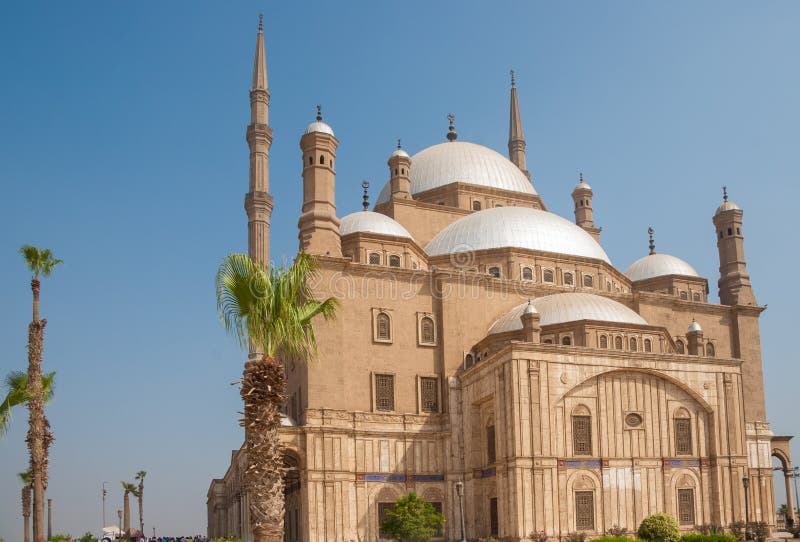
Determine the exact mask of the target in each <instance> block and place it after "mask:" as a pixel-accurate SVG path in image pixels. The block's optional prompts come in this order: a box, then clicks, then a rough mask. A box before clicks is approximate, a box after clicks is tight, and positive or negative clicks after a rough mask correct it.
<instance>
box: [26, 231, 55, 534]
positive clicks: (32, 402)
mask: <svg viewBox="0 0 800 542" xmlns="http://www.w3.org/2000/svg"><path fill="white" fill-rule="evenodd" d="M19 251H20V254H22V256H23V258H24V259H25V264H26V265H27V266H28V269H29V270H30V271H31V273H33V278H31V292H33V320H32V321H31V323H30V324H29V325H28V411H29V418H28V436H27V439H26V440H27V443H28V451H29V452H30V467H31V475H32V477H33V540H34V542H44V489H45V484H46V480H47V474H46V470H47V455H46V454H47V449H48V447H49V444H50V442H52V433H51V432H50V429H49V424H48V423H47V419H46V418H45V416H44V402H43V395H42V348H43V346H44V328H45V326H46V325H47V320H42V319H40V318H39V292H40V290H41V281H40V280H39V277H48V276H50V273H52V272H53V268H55V266H57V265H58V264H60V263H62V261H61V260H58V259H56V258H53V253H52V252H51V251H50V249H48V248H46V249H38V248H36V247H33V246H30V245H25V246H23V247H22V248H20V250H19Z"/></svg>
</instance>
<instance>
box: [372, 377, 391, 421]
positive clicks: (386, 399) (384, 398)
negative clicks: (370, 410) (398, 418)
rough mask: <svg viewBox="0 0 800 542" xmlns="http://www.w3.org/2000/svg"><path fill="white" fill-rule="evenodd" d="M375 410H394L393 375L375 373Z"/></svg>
mask: <svg viewBox="0 0 800 542" xmlns="http://www.w3.org/2000/svg"><path fill="white" fill-rule="evenodd" d="M375 410H380V411H384V412H391V411H393V410H394V375H377V374H376V375H375Z"/></svg>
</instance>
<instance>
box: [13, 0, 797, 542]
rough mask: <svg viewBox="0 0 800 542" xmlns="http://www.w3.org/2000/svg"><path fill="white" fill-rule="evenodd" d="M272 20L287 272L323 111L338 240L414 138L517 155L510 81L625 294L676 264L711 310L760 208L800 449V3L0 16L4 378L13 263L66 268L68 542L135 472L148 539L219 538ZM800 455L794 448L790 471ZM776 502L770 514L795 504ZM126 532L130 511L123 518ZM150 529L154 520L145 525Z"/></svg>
mask: <svg viewBox="0 0 800 542" xmlns="http://www.w3.org/2000/svg"><path fill="white" fill-rule="evenodd" d="M259 12H263V13H264V17H265V19H264V20H265V33H266V42H267V62H268V70H269V81H270V89H271V92H272V108H271V112H270V121H271V122H270V123H271V125H272V128H273V129H274V136H275V142H274V145H273V147H272V152H271V183H272V184H271V186H272V192H273V195H274V197H275V212H274V214H273V216H272V224H273V229H272V254H273V256H275V257H278V258H279V257H281V256H285V257H291V256H292V255H293V254H294V252H295V250H296V248H297V230H296V224H297V218H298V215H299V207H300V203H301V201H300V198H301V176H300V171H301V163H300V152H299V149H298V141H299V137H300V134H301V133H302V131H303V129H304V128H305V126H306V125H307V124H308V123H309V122H310V121H311V120H312V119H313V116H314V105H315V104H317V103H321V104H322V105H323V113H324V116H325V120H326V121H327V122H329V123H330V124H331V125H332V126H333V128H334V130H335V131H336V135H337V137H338V138H339V140H340V142H341V144H340V147H339V152H338V157H337V174H338V176H337V203H338V209H339V214H340V215H344V214H346V213H348V212H351V211H354V210H357V209H359V208H360V198H361V190H360V183H361V180H362V179H364V178H367V179H370V180H371V181H372V182H373V186H375V187H376V189H375V190H374V191H373V196H374V195H376V194H377V190H378V188H379V187H380V186H382V185H383V183H384V181H385V180H386V178H387V168H386V159H387V157H388V155H389V154H390V153H391V151H392V150H393V147H394V143H395V139H396V138H397V137H402V138H403V143H404V146H405V147H406V148H407V149H408V150H409V151H410V152H411V153H414V152H417V151H419V150H421V149H423V148H425V147H427V146H429V145H432V144H434V143H438V142H441V141H444V135H445V133H446V131H447V120H446V118H445V116H446V114H447V113H449V112H452V113H454V114H455V115H456V127H457V130H458V132H459V134H460V135H459V137H460V139H462V140H467V141H474V142H477V143H481V144H485V145H488V146H490V147H492V148H494V149H496V150H498V151H500V152H502V153H503V154H505V148H506V139H507V133H508V87H509V80H508V72H509V69H512V68H513V69H515V70H516V71H517V83H518V87H519V95H520V103H521V109H522V117H523V122H524V128H525V134H526V136H527V141H528V165H529V168H530V169H531V171H532V173H533V177H534V183H535V185H536V188H537V190H538V191H539V193H540V194H541V195H542V196H543V198H544V200H545V202H546V204H547V205H548V207H549V208H550V210H552V211H554V212H556V213H559V214H561V215H562V216H566V217H568V218H571V214H572V201H571V198H570V195H569V193H570V191H571V189H572V187H573V186H574V184H575V182H576V179H577V176H578V172H579V171H583V173H584V177H585V179H586V180H587V181H588V182H589V183H590V184H591V185H592V186H593V188H594V189H595V199H594V209H595V218H596V221H597V222H598V223H599V225H601V226H602V227H603V234H602V239H603V245H604V247H605V249H606V251H607V252H608V253H609V255H610V257H611V259H612V260H613V262H614V263H615V265H616V266H618V267H619V268H621V269H625V268H626V267H627V266H628V265H629V264H630V263H631V262H633V261H634V260H635V259H637V258H639V257H640V256H643V255H645V254H646V251H647V233H646V230H647V227H648V226H653V227H654V228H655V230H656V244H657V250H658V251H659V252H667V253H671V254H675V255H677V256H680V257H682V258H684V259H686V260H687V261H689V262H690V263H691V264H692V265H694V266H695V268H696V269H697V270H698V271H699V272H700V273H701V274H702V275H703V276H705V277H708V279H709V283H710V286H711V290H712V294H713V295H714V296H715V295H716V281H717V277H718V271H717V266H718V260H717V250H716V244H715V236H714V229H713V226H712V224H711V216H712V214H713V212H714V210H715V209H716V207H717V205H718V204H719V203H720V201H721V188H720V187H721V186H722V185H723V184H727V185H728V187H729V193H730V195H731V199H732V200H733V201H735V202H737V203H738V204H740V205H741V206H742V207H743V208H744V210H745V218H744V220H745V235H746V239H745V242H746V251H747V257H748V268H749V270H750V273H751V276H752V280H753V284H754V288H755V292H756V295H757V297H758V300H759V302H761V303H763V304H769V309H768V310H767V311H766V312H765V313H764V315H763V317H762V319H761V320H762V328H761V329H762V345H763V352H764V365H765V379H766V389H767V408H768V412H769V418H770V420H771V422H772V429H773V431H774V432H775V433H777V434H796V433H798V432H800V422H798V418H797V417H796V416H797V413H796V411H795V410H794V409H795V408H797V382H798V379H800V369H798V359H797V358H798V356H797V346H796V345H795V346H792V342H791V341H792V337H796V333H797V331H796V324H795V316H796V314H797V306H798V301H799V299H798V298H799V297H800V295H799V294H798V292H800V290H799V289H798V288H797V281H796V276H797V268H798V267H800V256H799V255H800V252H798V246H797V236H796V235H795V231H796V228H797V220H796V219H795V217H794V214H795V211H796V205H797V204H796V202H795V199H796V195H795V190H796V188H797V186H798V184H799V181H800V179H798V173H797V172H798V169H799V168H800V166H799V165H798V163H797V158H798V152H799V151H800V136H798V126H800V105H799V103H798V96H800V91H799V89H800V70H798V58H800V50H799V49H800V46H799V45H798V40H797V28H798V25H800V3H798V2H796V1H783V2H777V1H769V2H760V3H754V2H749V1H748V2H732V1H725V2H712V1H703V2H696V1H682V2H681V1H679V2H669V3H664V2H641V1H633V0H631V1H615V2H595V1H585V2H584V1H570V2H550V3H544V2H522V1H515V2H511V1H492V2H477V1H459V2H427V1H414V2H392V3H390V2H366V1H365V2H346V3H345V2H323V1H318V2H311V1H304V2H264V1H261V2H256V1H241V2H224V3H223V2H216V3H209V2H199V1H178V0H171V1H170V2H152V1H151V2H107V1H95V2H90V1H81V2H57V1H53V2H50V3H42V2H38V1H28V2H14V3H12V2H4V3H2V5H0V50H2V54H0V74H1V75H0V77H1V79H0V188H2V191H0V232H1V233H0V372H1V373H2V374H5V373H7V372H8V371H9V370H11V369H24V368H25V366H26V348H25V346H26V333H27V332H26V330H27V323H28V321H29V320H30V290H29V282H28V281H29V275H28V272H27V271H26V270H25V269H24V266H23V262H22V259H21V257H20V256H18V254H17V250H18V249H19V247H20V246H21V245H22V244H25V243H31V244H35V245H39V246H43V247H50V248H52V249H53V250H54V251H55V254H56V255H57V256H58V257H60V258H62V259H64V260H65V262H66V263H65V264H64V265H63V266H61V267H60V268H58V269H57V271H56V272H55V274H54V276H53V277H52V278H50V279H47V280H45V282H44V285H43V290H42V313H43V315H44V316H45V317H46V318H47V319H48V322H49V323H48V327H47V332H46V342H45V360H44V367H45V369H46V370H55V371H57V372H58V376H57V390H56V399H55V400H54V401H53V403H52V405H51V406H50V407H49V411H48V415H49V417H50V419H51V421H52V425H53V429H54V432H55V435H56V442H55V444H54V446H53V449H52V459H51V477H50V480H51V482H50V489H49V493H48V496H49V497H51V498H52V499H53V503H54V504H53V507H54V520H53V522H54V530H55V531H57V532H62V531H68V532H71V533H72V534H73V535H78V534H80V533H82V532H84V531H86V530H90V529H91V530H94V531H95V532H96V531H97V530H98V528H99V526H100V523H101V519H102V518H101V506H100V488H101V484H102V482H103V481H104V480H105V481H108V482H110V483H109V484H108V488H109V489H110V496H109V501H108V520H107V522H108V523H112V522H114V523H115V522H116V521H115V518H116V510H117V509H118V508H120V507H121V501H122V492H121V488H120V483H119V482H120V480H132V478H133V476H134V473H135V472H136V471H138V470H140V469H144V470H147V471H148V476H147V479H146V483H145V488H146V489H145V524H146V525H147V531H148V532H150V526H152V525H155V526H156V528H157V530H158V531H159V532H168V533H171V534H188V533H190V532H204V531H205V525H206V513H205V500H206V497H205V495H206V491H207V488H208V485H209V481H210V479H211V478H212V477H217V476H221V475H222V474H223V473H224V470H225V467H226V466H227V464H228V461H229V456H230V452H231V450H232V449H234V448H237V447H238V446H239V445H240V442H241V436H242V435H241V430H240V428H239V427H238V425H237V422H236V420H237V418H238V414H237V412H238V410H240V400H239V397H238V394H237V389H236V388H235V387H234V386H231V385H230V384H231V382H234V381H236V380H237V379H238V378H239V376H240V374H241V369H242V364H243V358H244V356H243V355H242V353H240V352H239V351H238V350H237V348H236V347H235V346H234V345H233V343H232V341H231V340H229V339H228V338H227V337H226V336H225V334H224V331H223V329H222V327H221V326H220V325H219V323H218V320H217V316H216V312H215V300H214V290H213V278H214V272H215V270H216V266H217V264H218V262H219V260H220V258H221V257H222V256H224V255H225V254H227V253H228V252H231V251H244V250H245V247H246V232H247V230H246V218H245V213H244V210H243V196H244V193H245V192H246V190H247V167H248V159H247V146H246V143H245V139H244V133H245V126H246V125H247V123H248V121H249V119H248V114H249V109H248V89H249V85H250V77H251V73H252V72H251V71H252V65H253V60H252V59H253V48H254V44H255V32H256V25H257V14H258V13H259ZM26 418H27V416H26V412H25V411H20V412H18V413H17V415H16V417H15V419H14V423H13V427H12V430H11V431H10V432H9V434H8V435H7V436H6V437H5V438H3V439H2V440H0V465H2V467H1V468H0V538H5V539H6V540H7V541H8V542H11V541H17V540H21V539H22V536H21V530H22V520H21V516H20V484H19V483H18V482H17V480H16V478H15V473H17V472H19V471H22V470H24V469H25V468H26V464H27V463H26V461H27V460H26V450H25V445H24V435H25V423H26ZM794 452H795V454H796V455H797V456H798V457H800V455H799V454H800V447H798V446H795V447H794ZM781 495H782V492H781V491H779V492H778V496H779V499H781V500H782V497H781ZM133 509H134V510H135V506H134V507H133ZM133 517H136V513H135V512H133Z"/></svg>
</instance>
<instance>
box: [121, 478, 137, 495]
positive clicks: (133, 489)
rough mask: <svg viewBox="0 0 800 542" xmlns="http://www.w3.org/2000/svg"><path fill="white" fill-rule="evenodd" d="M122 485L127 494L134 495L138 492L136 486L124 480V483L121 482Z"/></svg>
mask: <svg viewBox="0 0 800 542" xmlns="http://www.w3.org/2000/svg"><path fill="white" fill-rule="evenodd" d="M120 484H122V489H124V490H125V492H126V493H134V494H135V493H136V491H137V489H136V486H135V485H134V484H132V483H130V482H125V481H124V480H123V481H120Z"/></svg>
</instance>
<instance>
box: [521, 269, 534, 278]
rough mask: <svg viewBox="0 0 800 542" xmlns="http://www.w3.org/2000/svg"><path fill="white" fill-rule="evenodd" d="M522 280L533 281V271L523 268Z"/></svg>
mask: <svg viewBox="0 0 800 542" xmlns="http://www.w3.org/2000/svg"><path fill="white" fill-rule="evenodd" d="M522 280H533V269H531V268H530V267H523V268H522Z"/></svg>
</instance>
